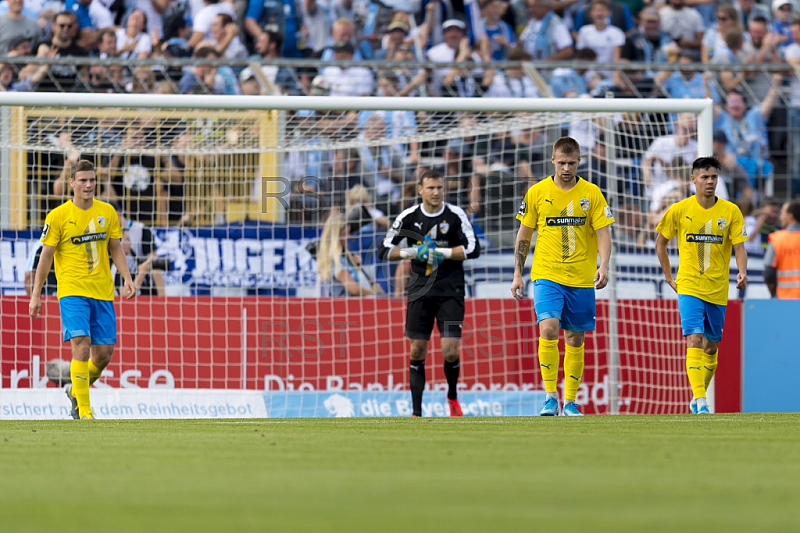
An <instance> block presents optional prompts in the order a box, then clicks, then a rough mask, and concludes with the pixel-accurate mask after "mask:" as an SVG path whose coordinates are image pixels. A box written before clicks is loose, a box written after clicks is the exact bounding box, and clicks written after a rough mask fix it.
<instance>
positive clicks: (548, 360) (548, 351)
mask: <svg viewBox="0 0 800 533" xmlns="http://www.w3.org/2000/svg"><path fill="white" fill-rule="evenodd" d="M558 361H559V353H558V339H555V340H552V341H549V340H546V339H543V338H541V337H539V370H541V372H542V381H543V382H544V390H545V392H556V391H557V388H556V386H557V385H558Z"/></svg>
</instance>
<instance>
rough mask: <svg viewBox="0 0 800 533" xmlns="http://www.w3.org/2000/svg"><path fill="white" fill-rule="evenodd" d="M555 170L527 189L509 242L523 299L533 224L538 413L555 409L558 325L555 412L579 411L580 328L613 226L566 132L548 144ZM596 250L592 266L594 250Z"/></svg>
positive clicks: (588, 327)
mask: <svg viewBox="0 0 800 533" xmlns="http://www.w3.org/2000/svg"><path fill="white" fill-rule="evenodd" d="M551 161H552V162H553V165H555V174H554V175H552V176H548V177H547V178H546V179H543V180H542V181H540V182H539V183H537V184H536V185H534V186H533V187H531V188H530V189H528V192H527V193H525V199H524V200H523V202H522V206H521V207H520V209H519V213H518V214H517V219H518V220H519V221H520V222H521V225H520V227H519V232H518V233H517V241H516V245H515V250H516V252H515V265H514V282H513V283H512V284H511V293H512V294H513V295H514V298H516V299H517V300H521V299H522V298H523V297H524V295H523V291H524V287H525V284H524V282H523V281H522V270H523V269H524V267H525V261H526V259H527V257H528V250H529V249H530V245H531V236H532V235H533V230H538V238H537V240H536V248H535V250H534V253H533V265H532V266H531V280H533V302H534V308H535V310H536V319H537V320H538V322H539V369H540V370H541V373H542V381H543V382H544V390H545V392H546V394H547V397H546V399H545V403H544V407H543V408H542V411H541V413H540V414H541V415H542V416H557V415H558V414H559V407H560V405H559V399H558V390H557V384H558V368H559V362H560V361H559V360H560V356H559V351H558V332H559V329H563V330H564V340H565V342H566V346H565V348H564V408H563V411H562V412H561V414H564V415H566V416H583V415H582V413H581V412H580V408H579V406H578V404H576V403H575V398H576V396H577V393H578V387H579V386H580V383H581V377H582V375H583V364H584V363H583V361H584V342H583V338H584V334H585V332H586V331H594V328H595V310H596V304H595V294H594V291H595V289H598V290H599V289H602V288H603V287H605V286H606V285H607V284H608V276H609V274H608V264H609V261H610V260H611V230H610V228H609V226H610V225H611V224H612V223H613V222H614V217H613V216H612V214H611V209H609V207H608V204H607V203H606V199H605V198H604V197H603V193H602V192H600V189H599V188H598V187H597V185H594V184H593V183H589V182H588V181H586V180H585V179H583V178H581V177H580V176H578V175H577V174H576V172H577V169H578V165H579V164H580V161H581V155H580V146H579V145H578V142H577V141H576V140H575V139H573V138H571V137H562V138H560V139H558V140H557V141H556V142H555V144H553V155H552V159H551ZM598 252H599V254H600V266H599V267H598V261H597V255H598Z"/></svg>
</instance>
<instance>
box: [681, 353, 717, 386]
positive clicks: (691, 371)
mask: <svg viewBox="0 0 800 533" xmlns="http://www.w3.org/2000/svg"><path fill="white" fill-rule="evenodd" d="M704 355H705V354H704V352H703V349H702V348H686V374H687V375H688V376H689V383H690V384H691V386H692V394H694V397H695V398H705V397H706V382H705V371H704V370H703V356H704ZM715 368H716V367H715ZM712 375H713V374H712ZM709 381H710V378H709Z"/></svg>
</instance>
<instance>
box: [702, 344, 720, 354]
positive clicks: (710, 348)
mask: <svg viewBox="0 0 800 533" xmlns="http://www.w3.org/2000/svg"><path fill="white" fill-rule="evenodd" d="M718 346H719V345H718V344H717V343H716V342H709V343H708V344H706V345H705V346H703V352H705V354H706V355H714V354H715V353H717V349H718Z"/></svg>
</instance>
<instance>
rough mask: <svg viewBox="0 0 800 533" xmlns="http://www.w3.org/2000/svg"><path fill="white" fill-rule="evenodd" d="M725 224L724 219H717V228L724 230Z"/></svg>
mask: <svg viewBox="0 0 800 533" xmlns="http://www.w3.org/2000/svg"><path fill="white" fill-rule="evenodd" d="M725 224H726V222H725V219H724V218H718V219H717V227H718V228H719V229H725Z"/></svg>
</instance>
